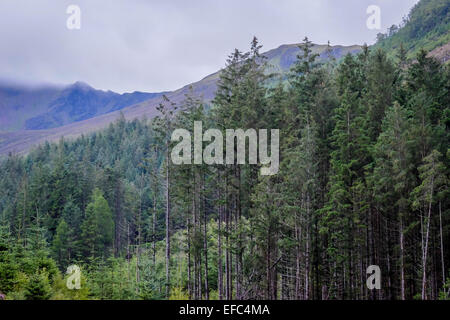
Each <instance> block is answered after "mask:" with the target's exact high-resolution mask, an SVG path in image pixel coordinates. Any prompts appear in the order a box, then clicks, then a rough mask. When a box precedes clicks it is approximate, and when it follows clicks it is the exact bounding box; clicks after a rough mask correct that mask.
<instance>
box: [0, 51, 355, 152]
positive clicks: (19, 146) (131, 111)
mask: <svg viewBox="0 0 450 320" xmlns="http://www.w3.org/2000/svg"><path fill="white" fill-rule="evenodd" d="M312 50H313V52H314V53H317V54H319V59H318V60H319V61H324V60H327V59H329V53H328V52H326V50H327V45H315V46H314V47H313V49H312ZM360 51H361V47H360V46H357V45H354V46H332V47H331V54H332V55H333V56H334V57H335V58H336V59H339V58H341V57H343V56H344V55H346V54H347V53H351V54H356V53H358V52H360ZM298 53H299V48H298V44H289V45H282V46H280V47H278V48H276V49H273V50H270V51H268V52H266V53H264V55H265V56H266V57H267V58H268V64H269V65H270V66H271V67H270V69H271V71H272V72H286V71H288V70H289V68H290V67H291V66H292V64H293V63H294V62H295V60H296V56H297V54H298ZM219 73H220V71H218V72H216V73H213V74H211V75H209V76H207V77H205V78H204V79H202V80H200V81H198V82H195V83H193V84H189V85H186V86H184V87H182V88H180V89H178V90H176V91H173V92H167V93H165V94H166V96H167V97H168V98H169V99H170V100H171V101H173V102H175V103H178V102H180V101H182V100H183V99H184V97H185V95H186V94H187V93H188V92H189V90H190V87H192V89H193V92H194V94H196V95H198V96H202V97H203V99H204V100H205V102H209V101H211V100H212V99H213V98H214V94H215V91H216V88H217V81H218V79H219ZM161 101H162V97H161V95H156V96H154V97H152V98H150V99H148V100H145V101H142V102H140V103H136V104H134V105H132V106H128V107H126V108H123V109H119V110H116V111H112V112H108V113H104V114H101V115H99V116H96V117H92V118H89V119H86V120H83V121H79V122H74V123H70V124H68V125H64V126H61V127H57V128H52V129H46V130H21V131H16V132H0V155H1V154H7V153H9V152H17V153H23V152H26V151H28V150H29V149H30V148H31V147H33V146H35V145H37V144H40V143H42V142H44V141H46V140H48V141H56V140H58V139H59V138H60V137H62V136H64V137H65V138H73V137H77V136H79V135H81V134H83V133H89V132H93V131H96V130H98V129H101V128H104V127H106V126H107V125H108V124H109V123H111V122H113V121H114V120H116V119H117V118H118V117H119V115H120V113H123V115H124V116H125V118H126V119H128V120H132V119H134V118H141V117H143V116H146V117H148V118H151V117H154V116H155V115H156V113H157V111H156V107H157V106H158V105H159V103H160V102H161ZM69 109H70V110H72V108H69ZM84 109H85V108H82V110H84ZM75 110H76V109H75ZM46 117H48V115H45V116H44V119H43V120H42V122H45V119H46ZM31 124H33V122H31ZM28 128H30V127H28ZM31 128H36V127H34V126H31ZM31 128H30V129H31ZM36 129H40V128H39V127H38V128H36Z"/></svg>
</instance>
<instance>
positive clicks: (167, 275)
mask: <svg viewBox="0 0 450 320" xmlns="http://www.w3.org/2000/svg"><path fill="white" fill-rule="evenodd" d="M169 167H170V164H169V144H168V142H167V144H166V298H168V297H169V295H170V273H169V270H170V176H169V175H170V169H169Z"/></svg>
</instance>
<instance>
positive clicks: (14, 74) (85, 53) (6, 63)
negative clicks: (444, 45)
mask: <svg viewBox="0 0 450 320" xmlns="http://www.w3.org/2000/svg"><path fill="white" fill-rule="evenodd" d="M417 2H418V0H114V1H111V0H70V1H66V0H58V1H55V0H33V1H30V0H0V79H7V80H10V81H11V80H14V81H16V82H26V83H32V84H33V83H42V82H46V83H55V84H68V83H72V82H75V81H78V80H80V81H84V82H87V83H88V84H90V85H92V86H93V87H95V88H98V89H104V90H113V91H117V92H125V91H127V92H129V91H134V90H140V91H147V92H158V91H164V90H174V89H177V88H179V87H181V86H183V85H186V84H188V83H191V82H194V81H197V80H200V79H201V78H203V77H205V76H207V75H208V74H211V73H213V72H215V71H217V70H218V69H220V68H222V67H223V66H224V63H225V59H226V56H227V55H228V54H229V53H230V52H231V51H232V50H233V49H234V48H239V49H242V50H246V49H247V48H248V47H249V43H250V41H251V38H252V36H253V35H256V36H257V37H258V38H259V39H260V41H261V43H262V44H263V46H264V47H263V49H264V50H263V51H267V50H269V49H273V48H276V47H278V46H279V45H281V44H288V43H297V42H299V41H301V39H303V38H304V36H305V35H307V36H308V37H309V38H310V39H311V40H312V41H313V42H314V43H326V42H327V41H328V40H330V41H331V44H335V45H337V44H341V45H352V44H363V43H364V42H367V43H368V44H371V43H373V42H374V39H375V36H376V34H377V33H378V32H380V31H378V30H369V29H368V28H367V27H366V20H367V18H368V16H369V15H368V14H366V9H367V7H368V6H369V5H378V6H379V7H380V8H381V31H383V32H385V30H386V28H388V27H389V26H391V25H392V24H398V23H400V22H401V20H402V17H404V16H406V15H407V14H408V12H409V10H410V8H411V7H412V6H413V5H414V4H415V3H417ZM70 4H75V5H78V6H79V7H80V9H81V29H80V30H69V29H67V27H66V21H67V19H68V17H69V14H67V13H66V9H67V7H68V6H69V5H70Z"/></svg>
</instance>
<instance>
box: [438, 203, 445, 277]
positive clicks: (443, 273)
mask: <svg viewBox="0 0 450 320" xmlns="http://www.w3.org/2000/svg"><path fill="white" fill-rule="evenodd" d="M439 232H440V238H441V264H442V266H441V268H442V284H444V283H445V264H444V240H443V237H442V207H441V202H440V201H439Z"/></svg>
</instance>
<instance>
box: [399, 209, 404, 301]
mask: <svg viewBox="0 0 450 320" xmlns="http://www.w3.org/2000/svg"><path fill="white" fill-rule="evenodd" d="M399 235H400V292H401V293H400V297H401V299H402V300H405V262H404V259H405V258H404V251H405V249H404V248H405V244H404V236H403V217H402V213H400V214H399Z"/></svg>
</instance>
